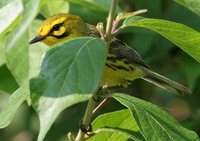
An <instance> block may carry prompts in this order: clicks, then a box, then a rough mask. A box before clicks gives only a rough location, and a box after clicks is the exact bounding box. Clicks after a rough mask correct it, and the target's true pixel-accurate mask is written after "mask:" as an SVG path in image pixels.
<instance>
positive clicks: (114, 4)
mask: <svg viewBox="0 0 200 141" xmlns="http://www.w3.org/2000/svg"><path fill="white" fill-rule="evenodd" d="M116 7H117V0H112V4H111V8H110V12H109V15H108V19H107V25H106V42H107V46H108V47H109V45H110V42H111V38H112V37H111V35H112V34H111V31H112V26H113V21H114V18H115V11H116Z"/></svg>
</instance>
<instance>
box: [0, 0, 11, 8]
mask: <svg viewBox="0 0 200 141" xmlns="http://www.w3.org/2000/svg"><path fill="white" fill-rule="evenodd" d="M13 1H14V0H1V1H0V8H2V7H5V6H6V5H7V4H9V3H11V2H13Z"/></svg>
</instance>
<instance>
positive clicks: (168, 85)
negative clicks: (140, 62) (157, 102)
mask: <svg viewBox="0 0 200 141" xmlns="http://www.w3.org/2000/svg"><path fill="white" fill-rule="evenodd" d="M143 70H144V72H145V73H146V74H147V75H146V76H145V77H143V78H142V79H144V80H146V81H148V82H150V83H152V84H154V85H157V86H159V87H161V88H163V89H166V90H168V91H169V92H172V93H175V94H178V95H185V94H191V93H192V91H191V90H190V89H189V88H187V87H185V86H183V85H181V84H178V83H176V82H174V81H172V80H170V79H168V78H166V77H164V76H162V75H160V74H157V73H155V72H153V71H151V70H149V69H148V68H143Z"/></svg>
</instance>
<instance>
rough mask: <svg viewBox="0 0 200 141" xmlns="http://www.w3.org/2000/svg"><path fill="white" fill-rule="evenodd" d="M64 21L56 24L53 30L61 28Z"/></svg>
mask: <svg viewBox="0 0 200 141" xmlns="http://www.w3.org/2000/svg"><path fill="white" fill-rule="evenodd" d="M63 24H64V23H59V24H55V25H54V26H53V27H52V29H51V32H53V31H58V30H59V29H60V27H61V26H62V25H63Z"/></svg>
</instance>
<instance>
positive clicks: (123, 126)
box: [88, 110, 144, 141]
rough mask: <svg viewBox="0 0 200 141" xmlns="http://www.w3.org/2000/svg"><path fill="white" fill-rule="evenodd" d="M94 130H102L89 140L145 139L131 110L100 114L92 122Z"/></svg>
mask: <svg viewBox="0 0 200 141" xmlns="http://www.w3.org/2000/svg"><path fill="white" fill-rule="evenodd" d="M92 128H93V131H100V133H99V134H97V135H95V136H93V137H91V138H89V139H88V141H98V140H99V141H101V140H109V141H116V140H118V141H119V140H127V139H130V138H131V139H133V140H144V139H143V137H142V136H141V134H140V133H139V129H138V127H137V124H136V122H135V119H134V118H133V117H132V115H131V113H130V111H129V110H120V111H116V112H111V113H106V114H103V115H100V116H99V117H97V118H96V119H95V120H94V121H93V122H92Z"/></svg>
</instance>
